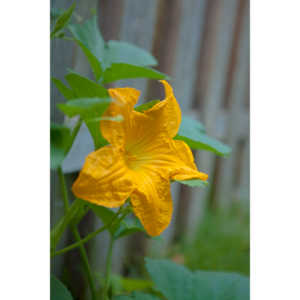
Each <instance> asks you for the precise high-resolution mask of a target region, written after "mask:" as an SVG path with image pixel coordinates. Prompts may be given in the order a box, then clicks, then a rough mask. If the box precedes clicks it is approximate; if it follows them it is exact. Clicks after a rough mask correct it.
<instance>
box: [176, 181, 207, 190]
mask: <svg viewBox="0 0 300 300" xmlns="http://www.w3.org/2000/svg"><path fill="white" fill-rule="evenodd" d="M176 182H179V183H182V184H185V185H188V186H190V187H202V188H205V187H207V186H208V182H207V181H203V180H201V179H190V180H176Z"/></svg>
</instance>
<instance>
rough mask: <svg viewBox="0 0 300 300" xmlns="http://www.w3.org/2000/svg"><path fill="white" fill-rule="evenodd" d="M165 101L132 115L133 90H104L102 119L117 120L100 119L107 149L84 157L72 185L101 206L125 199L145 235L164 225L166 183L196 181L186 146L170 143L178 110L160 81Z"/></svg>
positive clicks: (198, 175)
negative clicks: (107, 99)
mask: <svg viewBox="0 0 300 300" xmlns="http://www.w3.org/2000/svg"><path fill="white" fill-rule="evenodd" d="M161 82H162V83H163V85H164V88H165V94H166V97H165V100H163V101H160V102H159V103H157V104H155V105H154V106H153V107H151V108H150V109H148V110H146V111H145V112H143V113H141V112H137V111H135V110H134V105H135V104H136V103H137V101H138V98H139V95H140V92H139V91H138V90H136V89H133V88H115V89H109V94H110V96H111V98H113V100H114V101H113V102H112V103H111V104H110V106H109V108H108V109H107V111H106V113H105V114H104V116H109V117H113V116H117V115H122V116H123V121H122V122H115V121H111V120H105V121H104V120H103V121H101V122H100V128H101V132H102V135H103V136H104V138H105V139H106V140H107V141H108V142H109V143H110V145H108V146H105V147H103V148H100V149H99V150H96V151H95V152H92V153H90V154H89V155H88V156H87V158H86V161H85V164H84V166H83V168H82V170H81V172H80V174H79V176H78V178H77V180H76V181H75V183H74V185H73V188H72V190H73V192H74V194H75V195H76V196H77V197H78V198H81V199H84V200H87V201H89V202H92V203H94V204H97V205H102V206H106V207H118V206H121V205H123V204H124V203H125V201H126V200H127V198H128V197H130V202H131V204H132V207H133V210H134V213H135V214H136V216H137V217H138V218H139V219H140V221H141V223H142V224H143V226H144V228H145V229H146V231H147V232H148V234H149V235H151V236H156V235H159V234H160V233H161V232H162V231H163V230H164V229H165V228H166V227H167V226H168V225H169V223H170V221H171V217H172V199H171V193H170V180H188V179H201V180H206V179H207V177H208V176H207V175H206V174H204V173H201V172H199V171H197V167H196V165H195V163H194V158H193V154H192V152H191V150H190V148H189V147H188V145H187V144H186V143H184V142H183V141H179V140H173V138H174V136H175V135H176V134H177V132H178V129H179V126H180V122H181V111H180V107H179V105H178V103H177V101H176V99H175V97H174V94H173V90H172V87H171V86H170V85H169V84H168V83H167V82H166V81H161Z"/></svg>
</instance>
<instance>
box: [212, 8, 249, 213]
mask: <svg viewBox="0 0 300 300" xmlns="http://www.w3.org/2000/svg"><path fill="white" fill-rule="evenodd" d="M242 13H243V15H242V18H243V19H242V24H241V30H240V34H239V37H238V38H239V43H238V48H237V55H236V60H235V65H234V72H233V77H232V85H231V89H230V92H229V98H228V105H229V111H228V126H227V133H226V135H227V143H228V144H229V145H230V146H231V147H232V153H231V155H230V156H229V157H228V158H227V159H226V160H223V161H222V163H221V166H220V174H219V178H220V181H219V182H218V187H217V193H216V201H217V203H218V204H219V205H221V206H223V207H225V208H226V207H229V206H230V203H231V201H232V200H233V197H234V195H233V178H234V175H233V174H234V171H233V170H234V166H235V158H236V154H237V143H238V139H239V130H240V128H239V127H240V126H238V122H239V115H240V112H241V111H243V110H244V102H245V97H246V94H245V93H247V85H248V79H249V74H248V73H249V5H248V3H245V6H244V7H243V11H242Z"/></svg>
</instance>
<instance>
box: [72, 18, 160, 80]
mask: <svg viewBox="0 0 300 300" xmlns="http://www.w3.org/2000/svg"><path fill="white" fill-rule="evenodd" d="M68 28H69V30H70V32H71V33H72V35H73V37H74V39H75V41H76V42H77V43H78V45H79V46H80V47H81V49H82V50H83V52H84V54H85V55H86V57H87V59H88V61H89V63H90V65H91V68H92V70H93V72H94V75H95V78H96V80H97V81H98V80H99V79H100V77H101V75H102V72H103V70H106V69H107V68H110V67H111V65H112V64H128V65H135V66H144V67H145V66H155V65H157V61H156V59H155V58H154V57H153V56H152V55H151V54H150V53H148V52H147V51H146V50H144V49H141V48H139V47H136V46H134V45H131V44H129V43H126V42H119V41H109V42H107V43H105V41H104V40H103V37H102V35H101V33H100V31H99V26H98V22H97V17H96V16H94V17H92V18H91V19H89V20H87V21H86V22H85V23H83V24H72V25H69V27H68ZM119 69H120V67H114V71H113V72H109V73H108V74H106V76H109V78H110V79H109V80H106V82H111V81H112V78H114V77H116V73H119V72H124V70H123V69H121V70H119ZM149 70H151V69H149ZM149 70H147V72H146V71H144V73H142V72H141V70H134V72H135V73H138V74H137V75H135V76H134V77H124V74H123V73H122V74H123V75H122V76H121V78H119V79H124V78H139V77H141V76H143V74H146V75H147V76H146V78H152V77H153V76H155V75H154V73H153V72H150V71H149ZM132 72H133V71H132V70H131V73H132ZM111 73H113V74H114V75H113V76H112V75H111ZM106 76H104V77H106ZM131 76H133V74H131ZM149 76H150V77H149ZM151 76H152V77H151ZM156 76H158V74H156ZM119 77H120V76H119ZM155 78H156V77H155ZM160 78H161V77H160ZM163 78H165V76H164V77H163ZM119 79H116V80H119Z"/></svg>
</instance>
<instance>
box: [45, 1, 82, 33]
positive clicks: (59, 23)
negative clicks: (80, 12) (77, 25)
mask: <svg viewBox="0 0 300 300" xmlns="http://www.w3.org/2000/svg"><path fill="white" fill-rule="evenodd" d="M75 6H76V3H75V2H74V3H73V4H72V5H71V6H70V7H69V8H68V9H67V10H66V11H65V12H64V13H63V14H61V15H60V16H59V17H58V18H57V20H56V22H55V25H54V28H53V30H52V31H51V34H50V37H51V38H52V39H53V38H54V37H56V36H57V34H59V32H60V31H61V30H62V29H63V28H64V27H65V26H66V25H67V24H68V22H69V21H70V18H71V16H72V13H73V11H74V9H75Z"/></svg>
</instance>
